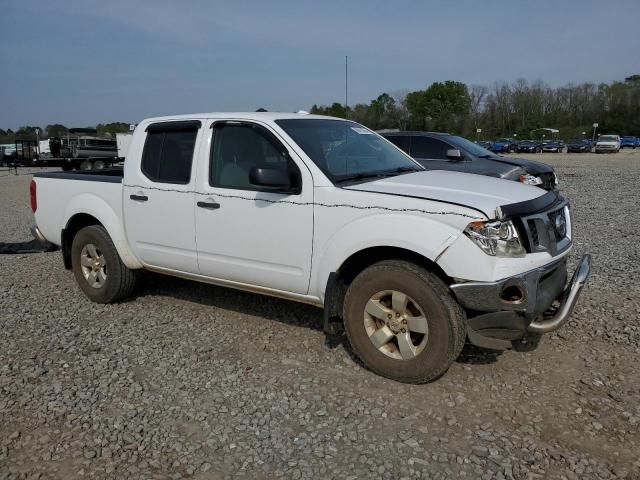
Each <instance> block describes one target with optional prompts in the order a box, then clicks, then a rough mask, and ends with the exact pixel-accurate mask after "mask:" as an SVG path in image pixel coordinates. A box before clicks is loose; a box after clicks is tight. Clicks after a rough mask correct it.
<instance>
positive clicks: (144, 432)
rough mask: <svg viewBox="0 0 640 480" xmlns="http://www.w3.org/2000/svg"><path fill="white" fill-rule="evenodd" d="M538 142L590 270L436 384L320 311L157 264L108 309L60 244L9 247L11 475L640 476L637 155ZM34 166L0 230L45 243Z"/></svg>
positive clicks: (21, 180)
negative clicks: (545, 326)
mask: <svg viewBox="0 0 640 480" xmlns="http://www.w3.org/2000/svg"><path fill="white" fill-rule="evenodd" d="M528 157H529V158H533V159H540V160H544V161H547V162H549V163H552V164H553V165H554V166H555V167H556V168H557V170H558V173H559V176H560V179H561V188H562V190H564V192H565V193H566V194H567V195H568V196H569V197H570V198H571V199H572V201H573V211H574V223H575V226H574V233H575V239H576V244H575V248H574V251H573V253H572V261H573V262H575V261H576V259H577V258H579V255H580V254H582V253H583V252H591V253H592V254H593V256H594V259H593V272H592V276H591V279H590V284H589V285H588V287H587V288H586V289H585V291H584V293H583V296H582V298H581V301H580V304H579V305H578V307H577V310H576V312H575V314H574V316H573V319H572V320H571V322H570V324H569V325H568V326H566V327H565V328H564V329H562V330H561V331H560V332H559V333H558V334H556V335H548V336H547V337H545V339H544V340H543V341H542V343H541V345H540V347H539V348H538V350H536V351H534V352H530V353H516V352H511V351H508V352H505V353H503V354H501V355H498V354H495V353H492V352H487V351H481V350H478V349H473V348H471V347H467V348H466V349H465V351H464V352H463V354H462V356H461V357H460V358H459V359H458V361H457V362H456V363H455V364H454V365H453V367H452V368H451V369H450V371H449V372H448V374H447V375H445V376H444V377H443V378H442V379H440V380H438V381H437V382H435V383H432V384H429V385H421V386H411V385H403V384H399V383H395V382H392V381H389V380H386V379H384V378H381V377H378V376H376V375H374V374H373V373H371V372H369V371H367V370H365V369H364V368H363V367H361V366H360V365H359V364H358V363H357V362H355V361H354V359H353V358H352V356H351V355H350V353H349V350H348V348H345V344H344V342H343V340H342V339H341V338H337V339H336V338H327V337H326V336H325V335H324V334H323V333H322V331H321V323H322V318H321V312H320V310H318V309H315V308H313V307H309V306H305V305H298V304H295V303H290V302H286V301H281V300H277V299H272V298H267V297H262V296H257V295H251V294H245V293H241V292H236V291H232V290H228V289H223V288H217V287H213V286H208V285H201V284H197V283H193V282H189V281H184V280H178V279H173V278H168V277H161V276H157V275H149V276H148V277H146V282H145V285H144V286H143V287H142V288H141V289H140V291H139V294H138V296H137V297H136V298H134V299H132V300H130V301H128V302H124V303H121V304H117V305H107V306H100V305H95V304H92V303H90V302H89V301H88V300H87V299H86V298H85V297H84V296H83V295H82V294H81V293H80V291H79V289H78V288H77V287H76V285H75V283H74V280H73V276H72V274H71V273H70V272H68V271H66V270H64V268H63V267H62V262H61V258H60V254H59V253H58V252H51V253H31V254H17V255H0V479H5V478H11V479H13V478H60V479H66V478H79V477H83V478H118V479H121V478H158V479H164V478H171V479H178V478H194V479H225V478H257V479H270V478H293V479H298V478H336V479H347V478H351V479H356V478H358V479H368V478H381V479H398V478H433V479H440V478H463V477H464V478H474V479H475V478H482V479H493V478H495V479H530V478H558V479H560V478H562V479H578V478H580V479H584V478H640V460H639V458H640V456H639V452H640V435H639V429H640V378H639V375H638V364H639V362H640V347H639V345H640V324H639V317H640V287H639V286H638V285H639V282H640V258H639V251H640V249H639V248H638V233H637V230H638V224H639V221H640V215H639V214H638V198H639V196H638V182H639V180H640V151H633V152H632V151H624V152H621V153H619V154H616V155H595V154H582V155H579V154H576V155H571V154H559V155H554V154H548V155H547V154H544V155H529V156H528ZM4 174H5V172H0V177H1V176H2V175H4ZM29 180H30V177H29V175H27V174H25V175H22V176H18V177H13V176H7V177H1V178H0V205H1V207H0V242H4V243H11V244H15V243H20V242H27V241H29V240H30V237H29V232H28V228H29V226H30V225H31V223H32V214H31V211H30V209H29V207H28V183H29ZM5 246H6V245H5Z"/></svg>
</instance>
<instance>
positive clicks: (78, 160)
mask: <svg viewBox="0 0 640 480" xmlns="http://www.w3.org/2000/svg"><path fill="white" fill-rule="evenodd" d="M48 147H49V148H48V152H47V153H44V152H43V153H42V154H41V155H39V156H38V160H37V165H38V166H43V167H45V166H47V167H61V168H62V170H65V171H69V170H93V169H97V170H100V169H103V168H108V167H111V166H113V165H114V164H117V163H121V162H122V160H123V158H122V157H121V156H120V155H119V154H118V147H117V143H116V141H115V140H114V139H111V138H104V137H98V136H97V132H96V130H94V129H91V128H71V129H69V131H68V133H67V135H66V136H64V137H51V138H50V139H49V141H48Z"/></svg>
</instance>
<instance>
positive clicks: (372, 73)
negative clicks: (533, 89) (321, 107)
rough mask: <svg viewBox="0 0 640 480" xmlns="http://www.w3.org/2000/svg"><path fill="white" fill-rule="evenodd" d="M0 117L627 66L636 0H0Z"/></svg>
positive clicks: (581, 78) (115, 116)
mask: <svg viewBox="0 0 640 480" xmlns="http://www.w3.org/2000/svg"><path fill="white" fill-rule="evenodd" d="M0 7H1V10H0V11H1V12H2V15H1V16H0V62H1V63H0V65H1V67H0V128H3V129H7V128H12V129H14V130H15V129H16V128H17V127H18V126H22V125H39V126H46V125H47V124H51V123H62V124H64V125H66V126H67V127H81V126H90V125H95V124H97V123H109V122H112V121H124V122H130V123H137V122H139V121H140V120H142V119H143V118H145V117H149V116H158V115H170V114H177V113H190V112H211V111H254V110H256V109H257V108H259V107H263V108H266V109H267V110H271V111H297V110H301V109H302V110H308V109H309V108H310V107H311V106H312V105H313V104H314V103H317V104H330V103H332V102H334V101H338V102H343V101H344V83H345V67H344V62H345V56H348V57H349V104H351V105H352V104H354V103H359V102H361V103H362V102H363V103H368V102H369V101H370V100H371V99H373V98H375V97H377V96H378V95H379V94H380V93H382V92H389V93H394V92H398V91H402V90H417V89H423V88H425V87H426V86H427V85H429V84H430V83H432V82H434V81H444V80H457V81H461V82H465V83H466V84H468V85H472V84H482V85H493V84H495V83H496V82H510V81H513V80H515V79H517V78H525V79H527V80H530V81H535V80H542V81H544V82H545V83H547V84H549V85H551V86H560V85H564V84H567V83H581V82H585V81H588V82H594V83H600V82H611V81H613V80H622V79H624V77H626V76H629V75H632V74H638V73H640V1H638V0H615V1H602V0H597V1H593V0H562V1H558V0H554V1H548V0H536V1H525V0H504V1H502V0H485V1H477V0H475V1H472V0H449V1H446V0H442V1H419V0H413V1H412V0H385V1H379V0H368V1H364V0H340V1H336V0H322V1H318V0H315V1H310V0H271V1H264V0H262V1H248V0H247V1H244V0H234V1H228V0H227V1H219V0H207V1H200V0H183V1H165V0H101V1H93V0H84V1H81V0H78V1H76V0H56V1H50V0H41V1H33V0H0Z"/></svg>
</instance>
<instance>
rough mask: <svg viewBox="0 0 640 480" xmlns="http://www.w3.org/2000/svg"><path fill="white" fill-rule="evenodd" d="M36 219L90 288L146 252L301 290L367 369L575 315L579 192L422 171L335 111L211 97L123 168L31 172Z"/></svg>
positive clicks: (141, 142)
mask: <svg viewBox="0 0 640 480" xmlns="http://www.w3.org/2000/svg"><path fill="white" fill-rule="evenodd" d="M31 207H32V209H33V211H34V213H35V219H36V225H34V228H33V233H34V235H35V236H37V237H38V238H40V239H42V240H48V241H50V242H52V243H54V244H56V245H59V246H61V249H62V256H63V259H64V265H65V267H66V268H68V269H71V270H72V271H73V273H74V275H75V278H76V280H77V282H78V285H79V286H80V288H81V289H82V291H83V292H84V293H85V294H86V295H87V296H88V297H89V298H90V299H91V300H93V301H95V302H98V303H109V302H115V301H118V300H120V299H122V298H124V297H126V296H128V295H130V294H131V293H132V292H133V289H134V286H135V284H136V280H137V278H138V272H140V271H141V270H142V269H148V270H152V271H155V272H160V273H164V274H168V275H175V276H179V277H184V278H188V279H192V280H197V281H202V282H207V283H212V284H217V285H222V286H227V287H233V288H239V289H243V290H249V291H252V292H257V293H262V294H267V295H274V296H278V297H284V298H287V299H291V300H295V301H299V302H307V303H310V304H313V305H317V306H319V307H323V308H324V325H325V329H326V330H327V331H337V330H338V329H339V328H340V325H341V324H343V325H344V330H345V331H346V334H347V336H348V338H349V341H350V342H351V345H352V347H353V350H354V351H355V353H356V354H357V355H358V356H359V357H360V358H361V359H362V361H363V362H364V363H365V364H366V365H367V366H368V367H369V368H371V370H373V371H375V372H377V373H379V374H381V375H384V376H386V377H389V378H392V379H395V380H398V381H402V382H411V383H421V382H426V381H430V380H433V379H435V378H437V377H439V376H440V375H442V374H444V373H445V372H446V370H447V369H448V368H449V366H450V365H451V363H452V362H453V361H454V360H455V359H456V358H457V356H458V355H459V354H460V351H461V349H462V347H463V345H464V343H465V341H466V340H467V339H468V340H469V341H470V342H471V343H473V344H475V345H478V346H481V347H485V348H493V349H506V348H511V347H513V346H516V347H518V346H523V345H524V346H535V344H536V340H537V339H538V338H539V337H540V335H541V334H542V333H546V332H550V331H553V330H556V329H557V328H559V327H560V326H561V325H562V324H563V323H564V322H565V321H566V320H567V318H568V317H569V316H570V314H571V311H572V309H573V307H574V305H575V303H576V300H577V298H578V295H579V293H580V290H581V288H582V287H583V285H584V284H585V282H586V280H587V277H588V274H589V264H590V260H589V256H588V255H585V256H584V257H583V258H582V260H581V261H580V263H579V265H578V267H577V269H576V272H575V273H574V275H573V278H572V279H571V281H569V282H568V284H567V267H566V257H567V254H568V253H569V251H570V249H571V245H572V232H571V215H570V208H569V204H568V202H567V200H566V199H564V198H563V197H562V196H561V195H560V194H559V193H558V192H557V191H550V192H545V191H544V190H541V189H539V188H536V187H533V186H528V185H521V184H518V183H515V182H511V181H508V180H501V179H497V178H490V177H485V176H480V175H472V174H466V173H458V172H446V171H425V170H424V169H423V168H422V167H421V166H420V165H419V164H418V163H417V162H415V161H414V160H413V159H412V158H410V157H409V156H407V155H406V154H405V153H403V152H402V151H401V150H400V149H398V148H397V147H395V146H394V145H393V144H391V143H390V142H388V141H387V140H385V139H384V138H382V137H380V136H379V135H377V134H376V133H374V132H372V131H371V130H369V129H367V128H365V127H363V126H361V125H359V124H357V123H354V122H350V121H346V120H341V119H337V118H330V117H323V116H315V115H304V114H275V113H224V114H223V113H212V114H196V115H183V116H173V117H164V118H152V119H147V120H145V121H143V122H142V123H140V124H139V125H138V126H137V128H136V129H135V132H134V134H133V138H132V140H131V144H130V147H129V152H128V155H127V161H126V162H125V165H124V168H123V169H122V170H100V171H88V172H82V173H80V172H78V173H67V172H55V173H39V174H35V175H34V179H33V181H32V183H31Z"/></svg>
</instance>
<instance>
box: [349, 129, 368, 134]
mask: <svg viewBox="0 0 640 480" xmlns="http://www.w3.org/2000/svg"><path fill="white" fill-rule="evenodd" d="M351 130H353V131H354V132H356V133H359V134H360V135H371V132H370V131H369V130H367V129H366V128H362V127H351Z"/></svg>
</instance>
